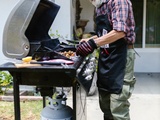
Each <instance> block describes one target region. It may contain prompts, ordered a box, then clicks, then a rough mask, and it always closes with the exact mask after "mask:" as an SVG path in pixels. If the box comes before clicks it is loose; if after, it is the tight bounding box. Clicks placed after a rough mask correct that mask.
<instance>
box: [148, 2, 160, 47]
mask: <svg viewBox="0 0 160 120" xmlns="http://www.w3.org/2000/svg"><path fill="white" fill-rule="evenodd" d="M146 47H149V48H154V47H156V48H157V47H160V0H147V11H146Z"/></svg>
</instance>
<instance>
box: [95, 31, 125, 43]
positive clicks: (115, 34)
mask: <svg viewBox="0 0 160 120" xmlns="http://www.w3.org/2000/svg"><path fill="white" fill-rule="evenodd" d="M123 37H125V33H124V32H121V31H116V30H112V31H110V32H109V33H108V34H106V35H103V36H101V37H97V38H95V39H94V41H95V43H96V44H97V46H102V45H105V44H110V43H112V42H115V41H117V40H119V39H121V38H123Z"/></svg>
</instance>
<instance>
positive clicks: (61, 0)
mask: <svg viewBox="0 0 160 120" xmlns="http://www.w3.org/2000/svg"><path fill="white" fill-rule="evenodd" d="M55 3H56V4H58V5H60V7H61V8H60V10H59V12H58V14H57V16H56V19H55V20H54V22H53V25H52V30H53V31H52V32H53V33H56V30H57V31H58V33H59V34H60V35H61V36H63V37H64V38H66V39H69V40H71V39H72V38H73V26H74V25H75V5H73V4H75V3H74V2H73V4H72V0H55Z"/></svg>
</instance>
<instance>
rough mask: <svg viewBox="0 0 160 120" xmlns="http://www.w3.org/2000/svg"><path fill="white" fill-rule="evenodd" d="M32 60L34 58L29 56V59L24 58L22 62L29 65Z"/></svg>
mask: <svg viewBox="0 0 160 120" xmlns="http://www.w3.org/2000/svg"><path fill="white" fill-rule="evenodd" d="M31 60H32V57H31V56H27V57H25V58H22V61H23V62H24V63H28V62H30V61H31Z"/></svg>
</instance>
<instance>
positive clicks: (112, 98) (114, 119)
mask: <svg viewBox="0 0 160 120" xmlns="http://www.w3.org/2000/svg"><path fill="white" fill-rule="evenodd" d="M134 60H135V51H134V49H128V51H127V63H126V68H125V76H124V85H123V88H122V92H121V93H120V94H110V93H108V92H106V91H102V90H99V104H100V108H101V110H102V112H103V113H104V120H130V115H129V107H130V103H129V101H128V99H129V98H130V96H131V94H132V92H133V89H134V84H135V82H136V80H135V77H134Z"/></svg>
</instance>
